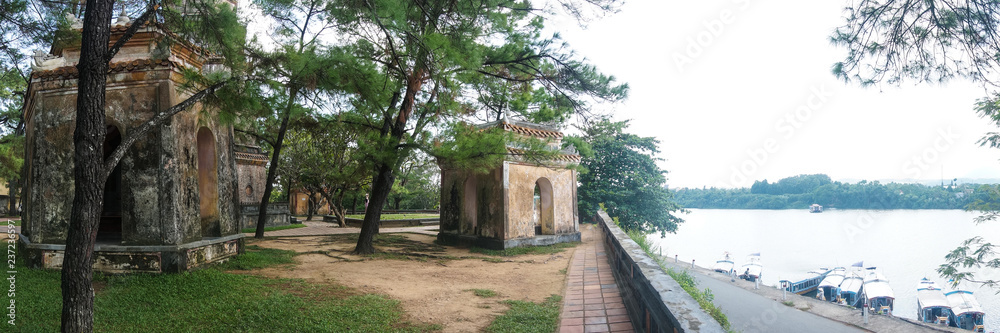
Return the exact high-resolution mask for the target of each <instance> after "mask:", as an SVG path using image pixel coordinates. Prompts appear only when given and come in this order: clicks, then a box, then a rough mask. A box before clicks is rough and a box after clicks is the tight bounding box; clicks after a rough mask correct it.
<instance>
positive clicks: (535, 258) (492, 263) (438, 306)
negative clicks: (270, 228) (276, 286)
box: [252, 225, 593, 332]
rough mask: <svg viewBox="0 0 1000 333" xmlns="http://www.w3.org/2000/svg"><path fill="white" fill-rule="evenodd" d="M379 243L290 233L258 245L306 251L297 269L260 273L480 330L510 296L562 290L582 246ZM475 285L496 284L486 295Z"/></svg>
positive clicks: (406, 237) (536, 298) (399, 237)
mask: <svg viewBox="0 0 1000 333" xmlns="http://www.w3.org/2000/svg"><path fill="white" fill-rule="evenodd" d="M591 227H592V226H591V225H584V226H581V231H582V232H583V234H584V242H585V243H586V242H591V241H593V237H592V236H591V235H592V233H591ZM387 238H388V239H384V241H382V242H380V244H379V245H376V248H378V250H379V251H380V252H383V253H384V254H382V255H378V256H376V257H370V258H365V257H358V256H354V255H350V254H348V252H349V251H350V250H352V249H353V248H354V245H355V242H356V239H355V238H354V237H352V236H346V235H332V236H308V237H283V238H276V239H267V240H264V241H257V242H253V243H252V244H253V245H258V246H262V247H268V248H277V249H285V250H293V251H296V252H300V253H305V254H302V255H299V256H297V257H295V260H296V262H297V263H298V264H297V265H295V266H294V267H291V268H280V267H279V268H268V269H264V270H260V271H255V272H254V274H259V275H263V276H269V277H284V278H300V279H305V280H307V281H310V282H314V283H334V284H338V285H343V286H347V287H350V288H354V289H357V290H359V291H361V292H366V293H379V294H385V295H388V296H389V297H391V298H393V299H396V300H399V301H400V302H401V303H402V306H403V308H404V310H405V311H406V314H407V315H408V316H409V317H408V318H407V319H408V320H411V321H416V322H423V323H435V324H440V325H441V326H442V327H443V329H444V330H443V332H475V331H481V330H482V329H483V328H485V327H486V326H488V325H489V324H490V323H491V322H492V321H493V319H494V317H496V316H497V315H500V314H502V313H503V312H504V311H505V310H507V308H508V307H507V305H505V304H504V303H502V301H503V300H526V301H532V302H540V301H542V300H544V299H545V298H546V297H548V296H550V295H553V294H557V295H562V294H563V292H564V288H565V286H566V269H567V268H568V266H569V260H570V258H572V256H573V251H574V249H572V248H570V249H566V250H565V251H563V252H560V253H555V254H542V255H521V256H516V257H490V256H486V255H482V254H477V253H471V252H469V250H468V249H465V248H456V247H443V246H438V245H435V244H433V241H434V237H433V236H429V235H422V234H396V235H388V237H387ZM471 289H489V290H493V291H495V292H496V293H497V294H498V295H497V296H496V297H489V298H486V297H479V296H476V295H475V294H474V293H473V291H472V290H471Z"/></svg>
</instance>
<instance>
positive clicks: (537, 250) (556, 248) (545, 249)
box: [469, 242, 580, 257]
mask: <svg viewBox="0 0 1000 333" xmlns="http://www.w3.org/2000/svg"><path fill="white" fill-rule="evenodd" d="M577 245H580V242H572V243H558V244H552V245H545V246H521V247H515V248H510V249H506V250H490V249H484V248H481V247H473V248H471V249H469V252H472V253H480V254H485V255H489V256H499V257H511V256H519V255H524V254H553V253H559V252H563V251H564V250H566V249H568V248H572V247H576V246H577Z"/></svg>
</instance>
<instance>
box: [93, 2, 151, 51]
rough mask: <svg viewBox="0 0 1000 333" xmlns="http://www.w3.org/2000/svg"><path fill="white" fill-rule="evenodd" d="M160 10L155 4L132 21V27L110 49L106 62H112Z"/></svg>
mask: <svg viewBox="0 0 1000 333" xmlns="http://www.w3.org/2000/svg"><path fill="white" fill-rule="evenodd" d="M159 8H160V5H159V4H154V5H152V6H151V7H149V8H148V9H146V12H145V13H142V15H140V16H139V18H137V19H135V20H134V21H132V25H129V27H128V29H125V34H124V35H122V36H121V37H120V38H118V40H117V41H115V44H114V45H111V47H110V48H108V54H107V56H105V58H104V61H105V62H111V59H113V58H114V57H115V55H116V54H118V51H120V50H121V49H122V46H125V43H127V42H128V41H129V39H132V36H135V33H136V32H137V31H139V28H141V27H142V26H143V25H145V24H146V21H148V20H149V18H150V17H152V16H153V13H156V10H157V9H159Z"/></svg>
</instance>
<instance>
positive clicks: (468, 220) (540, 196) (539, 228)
mask: <svg viewBox="0 0 1000 333" xmlns="http://www.w3.org/2000/svg"><path fill="white" fill-rule="evenodd" d="M488 127H499V128H502V129H503V130H505V131H510V132H513V133H516V134H517V135H521V136H525V137H535V138H538V139H542V140H548V147H549V149H552V150H558V149H559V147H560V146H561V144H562V136H563V135H562V133H561V132H559V131H558V130H557V129H554V128H551V127H548V126H543V125H538V124H532V123H526V122H516V121H509V120H507V119H506V118H504V119H501V120H500V121H497V122H492V123H487V124H484V125H480V128H488ZM507 149H508V151H509V152H511V153H512V154H510V156H511V157H510V158H508V159H507V160H506V161H504V162H503V164H502V165H501V166H499V167H497V168H495V169H493V170H491V171H489V172H488V173H486V174H477V173H475V172H472V171H469V170H461V169H455V168H452V167H450V166H448V165H447V163H446V162H441V161H439V165H440V167H441V231H440V233H438V240H440V241H442V242H445V243H464V244H473V245H476V246H480V247H484V248H490V249H507V248H512V247H518V246H526V245H549V244H555V243H561V242H572V241H580V225H579V217H578V213H577V205H576V184H577V181H576V176H577V174H576V170H573V169H569V168H567V167H566V166H568V165H569V164H571V163H579V162H580V156H579V155H577V153H576V151H575V149H572V148H570V149H568V150H565V151H562V152H560V154H558V156H557V157H556V158H555V159H553V160H549V161H544V162H542V163H541V164H539V163H536V162H529V161H525V160H523V159H521V158H519V157H517V156H519V155H518V154H517V152H518V149H517V148H516V147H510V146H508V148H507Z"/></svg>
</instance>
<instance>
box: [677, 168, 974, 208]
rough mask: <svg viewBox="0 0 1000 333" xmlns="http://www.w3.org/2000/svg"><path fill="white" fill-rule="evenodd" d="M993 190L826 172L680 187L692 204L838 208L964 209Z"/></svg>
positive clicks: (684, 198)
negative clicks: (834, 176) (837, 178)
mask: <svg viewBox="0 0 1000 333" xmlns="http://www.w3.org/2000/svg"><path fill="white" fill-rule="evenodd" d="M988 196H989V191H988V190H987V189H986V188H983V187H979V186H976V185H973V184H964V185H958V186H954V187H944V188H942V187H940V186H926V185H921V184H900V183H888V184H882V183H880V182H878V181H873V182H868V181H860V182H858V183H855V184H849V183H841V182H830V178H829V177H828V176H826V175H799V176H795V177H789V178H784V179H781V180H779V181H778V182H775V183H768V182H767V180H763V181H757V182H754V185H753V186H751V187H750V188H749V189H746V188H739V189H720V188H705V189H687V188H684V189H678V190H677V192H676V198H677V202H678V203H680V204H681V205H684V206H685V207H690V208H721V209H806V208H808V207H809V205H811V204H814V203H815V204H820V205H822V206H824V207H826V208H839V209H961V208H964V207H965V206H966V205H968V204H969V203H972V202H975V201H977V200H979V201H982V200H984V199H986V198H987V197H988Z"/></svg>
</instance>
